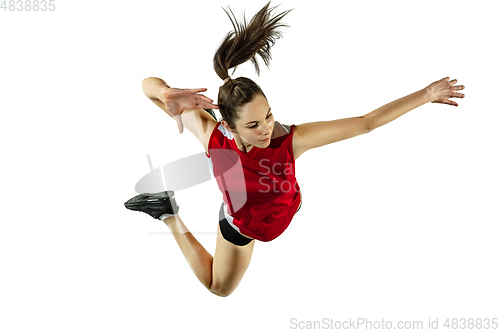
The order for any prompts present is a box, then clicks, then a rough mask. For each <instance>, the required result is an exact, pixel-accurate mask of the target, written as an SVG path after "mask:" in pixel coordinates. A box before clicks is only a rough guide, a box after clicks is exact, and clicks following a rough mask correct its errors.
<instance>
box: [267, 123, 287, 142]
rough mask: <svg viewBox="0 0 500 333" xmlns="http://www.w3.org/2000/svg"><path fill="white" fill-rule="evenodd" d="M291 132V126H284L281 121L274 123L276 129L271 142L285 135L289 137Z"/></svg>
mask: <svg viewBox="0 0 500 333" xmlns="http://www.w3.org/2000/svg"><path fill="white" fill-rule="evenodd" d="M290 132H291V126H290V125H283V124H281V123H280V122H279V121H274V129H273V135H272V136H271V140H272V139H275V138H279V137H282V136H284V135H288V134H290Z"/></svg>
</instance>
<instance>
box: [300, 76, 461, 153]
mask: <svg viewBox="0 0 500 333" xmlns="http://www.w3.org/2000/svg"><path fill="white" fill-rule="evenodd" d="M456 83H457V80H451V81H450V78H448V77H445V78H444V79H442V80H439V81H436V82H434V83H432V84H430V85H428V86H427V87H425V88H424V89H422V90H419V91H416V92H414V93H413V94H410V95H408V96H405V97H402V98H400V99H397V100H395V101H393V102H391V103H389V104H386V105H384V106H382V107H380V108H378V109H376V110H375V111H372V112H370V113H367V114H365V115H364V116H361V117H355V118H346V119H338V120H332V121H319V122H314V123H305V124H300V125H297V126H296V127H295V128H294V135H293V152H294V156H295V159H297V158H299V156H300V155H302V154H303V153H304V152H306V151H307V150H309V149H312V148H317V147H321V146H324V145H327V144H330V143H333V142H337V141H341V140H345V139H349V138H352V137H355V136H357V135H361V134H365V133H368V132H371V131H373V130H374V129H376V128H378V127H380V126H382V125H385V124H387V123H389V122H391V121H393V120H394V119H396V118H399V117H401V116H402V115H404V114H405V113H407V112H409V111H411V110H413V109H415V108H417V107H419V106H421V105H424V104H426V103H428V102H432V103H443V104H449V105H454V106H458V104H457V103H456V102H455V101H451V100H449V99H450V98H464V97H465V95H464V94H461V93H457V92H456V91H457V90H463V89H464V88H465V87H464V86H462V85H460V86H454V84H456Z"/></svg>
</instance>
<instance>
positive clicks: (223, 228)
mask: <svg viewBox="0 0 500 333" xmlns="http://www.w3.org/2000/svg"><path fill="white" fill-rule="evenodd" d="M219 226H220V232H221V234H222V237H224V239H225V240H227V241H228V242H229V243H233V244H234V245H237V246H245V245H248V243H250V242H251V241H253V239H252V238H248V237H245V236H243V235H242V234H240V233H239V232H238V231H236V229H234V227H233V226H231V224H229V221H228V220H226V217H225V216H224V203H222V206H221V207H220V211H219Z"/></svg>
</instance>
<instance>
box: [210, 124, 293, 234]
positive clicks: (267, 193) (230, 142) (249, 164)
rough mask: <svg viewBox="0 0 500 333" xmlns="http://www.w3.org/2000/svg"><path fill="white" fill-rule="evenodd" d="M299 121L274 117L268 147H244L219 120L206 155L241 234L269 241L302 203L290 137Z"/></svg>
mask: <svg viewBox="0 0 500 333" xmlns="http://www.w3.org/2000/svg"><path fill="white" fill-rule="evenodd" d="M294 127H295V125H291V126H286V125H281V124H280V123H279V122H277V121H275V123H274V130H273V135H272V137H271V142H270V143H269V145H268V146H267V147H266V148H258V147H255V146H254V147H252V149H251V150H250V151H249V152H248V153H245V152H243V151H241V150H240V149H239V148H238V146H237V144H236V142H235V140H234V137H233V135H232V133H231V132H229V131H227V130H226V129H225V128H224V126H222V124H221V123H220V122H218V123H217V125H216V126H215V128H214V130H213V132H212V134H211V136H210V139H209V142H208V151H209V153H208V154H207V157H208V158H209V159H210V162H211V167H212V171H213V173H214V176H215V178H216V180H217V185H218V186H219V189H220V191H221V192H222V195H223V200H224V205H225V207H224V214H225V216H226V219H227V220H228V221H229V223H230V224H232V226H233V227H234V228H235V229H236V230H238V231H239V232H241V233H242V234H244V235H246V236H249V237H252V238H254V239H257V240H260V241H264V242H268V241H271V240H273V239H275V238H276V237H278V236H279V235H281V234H282V233H283V232H284V231H285V229H286V228H287V227H288V225H289V224H290V222H291V220H292V218H293V216H294V215H295V212H296V211H297V209H298V207H299V205H300V188H299V185H298V183H297V180H296V179H295V158H294V156H293V147H292V138H293V129H294Z"/></svg>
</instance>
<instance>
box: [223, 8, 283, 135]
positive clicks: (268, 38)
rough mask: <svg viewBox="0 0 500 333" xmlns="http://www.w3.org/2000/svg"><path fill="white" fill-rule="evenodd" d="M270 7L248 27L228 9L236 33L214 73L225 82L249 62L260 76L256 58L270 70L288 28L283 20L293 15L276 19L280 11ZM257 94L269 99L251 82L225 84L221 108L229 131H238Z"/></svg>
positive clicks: (240, 80) (226, 44) (230, 35)
mask: <svg viewBox="0 0 500 333" xmlns="http://www.w3.org/2000/svg"><path fill="white" fill-rule="evenodd" d="M270 4H271V2H268V3H267V4H266V5H265V6H264V7H263V8H262V9H261V10H260V11H259V12H258V13H257V14H255V16H254V17H253V18H252V19H251V20H250V22H249V23H248V24H247V22H246V19H243V23H239V22H238V21H237V20H236V17H235V16H234V14H233V12H232V10H231V9H230V8H229V11H227V10H226V9H224V11H225V12H226V14H227V16H228V17H229V19H230V20H231V23H232V24H233V28H234V31H231V32H229V33H228V34H227V35H226V37H225V38H224V40H223V41H222V43H221V45H220V46H219V48H218V50H217V52H216V53H215V56H214V69H215V72H216V73H217V75H218V76H219V77H220V78H221V79H222V80H225V79H227V78H228V77H229V69H231V68H236V67H237V66H238V65H241V64H243V63H245V62H247V61H248V60H250V61H251V62H252V64H253V65H254V68H255V71H256V72H257V74H260V68H259V64H258V62H257V58H256V55H259V56H260V57H261V58H262V60H263V61H264V64H265V65H266V66H267V67H268V68H269V63H270V60H271V47H272V46H273V45H274V44H275V42H276V40H277V39H279V38H281V37H282V34H281V32H280V31H279V28H282V27H287V25H286V24H283V23H280V20H281V19H282V18H283V17H284V16H285V15H286V14H288V13H289V12H290V10H287V11H285V12H282V13H280V14H278V15H276V16H272V12H273V10H274V9H275V8H276V7H270ZM257 94H262V95H263V96H264V97H265V95H264V93H263V92H262V89H261V88H260V87H259V86H258V85H257V84H256V83H255V82H253V81H252V80H250V79H248V78H245V77H239V78H237V79H234V80H233V79H229V80H226V81H225V82H224V84H223V85H222V86H221V87H220V89H219V96H218V105H219V111H220V112H221V115H222V118H223V119H224V120H225V121H226V122H227V123H228V124H229V127H231V128H232V129H235V128H236V125H235V121H236V120H237V119H239V117H238V113H237V111H238V109H239V108H241V107H242V106H243V105H245V104H247V103H249V102H251V101H252V100H253V98H254V97H255V96H256V95H257Z"/></svg>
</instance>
